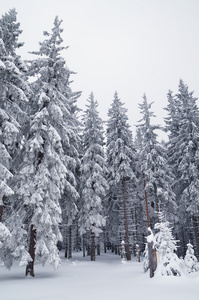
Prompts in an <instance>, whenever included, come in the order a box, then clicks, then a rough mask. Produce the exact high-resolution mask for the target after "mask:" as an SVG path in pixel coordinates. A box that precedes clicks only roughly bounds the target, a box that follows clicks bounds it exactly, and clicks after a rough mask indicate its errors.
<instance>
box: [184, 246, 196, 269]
mask: <svg viewBox="0 0 199 300" xmlns="http://www.w3.org/2000/svg"><path fill="white" fill-rule="evenodd" d="M184 271H185V272H186V273H192V272H197V271H199V263H198V260H197V258H196V257H195V255H194V250H193V246H192V245H191V244H190V243H189V244H187V251H186V255H185V258H184Z"/></svg>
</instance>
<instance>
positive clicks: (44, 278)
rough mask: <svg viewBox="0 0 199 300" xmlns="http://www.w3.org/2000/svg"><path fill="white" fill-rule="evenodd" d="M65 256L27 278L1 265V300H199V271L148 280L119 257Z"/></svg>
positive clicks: (139, 268) (137, 267)
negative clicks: (59, 265)
mask: <svg viewBox="0 0 199 300" xmlns="http://www.w3.org/2000/svg"><path fill="white" fill-rule="evenodd" d="M61 256H62V266H61V267H60V268H59V269H58V270H56V271H55V270H54V269H53V268H52V267H51V266H45V267H42V266H41V264H40V263H39V262H38V263H36V265H35V277H34V278H32V277H25V275H24V273H25V270H24V267H19V266H17V265H15V266H14V267H13V268H12V269H11V271H7V270H6V269H5V268H4V267H3V266H0V286H1V300H13V299H14V300H27V299H28V300H66V299H73V300H79V299H81V300H91V299H95V300H102V299H103V300H109V299H114V300H121V299H136V300H145V299H147V300H160V299H161V300H168V299H169V300H174V299H175V300H178V299H180V300H187V299H189V300H198V297H199V272H195V273H191V274H190V275H183V276H181V277H174V276H161V275H157V276H155V277H154V278H149V274H148V272H147V273H143V268H142V263H138V262H136V260H135V259H134V258H133V260H132V261H130V262H126V263H125V264H122V263H121V259H120V257H119V256H118V255H114V254H111V253H107V254H101V255H100V256H97V257H96V261H95V262H91V261H90V258H89V257H86V258H83V257H82V253H73V259H72V260H67V259H64V258H63V252H61Z"/></svg>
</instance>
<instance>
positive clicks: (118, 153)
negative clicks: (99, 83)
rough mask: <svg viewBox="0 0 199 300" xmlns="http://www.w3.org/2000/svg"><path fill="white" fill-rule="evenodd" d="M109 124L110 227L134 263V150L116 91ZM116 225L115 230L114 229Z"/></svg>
mask: <svg viewBox="0 0 199 300" xmlns="http://www.w3.org/2000/svg"><path fill="white" fill-rule="evenodd" d="M108 117H109V119H108V121H107V167H108V171H109V173H108V183H109V186H110V192H109V212H108V213H109V215H108V226H109V231H112V232H111V235H112V238H115V241H114V242H115V243H117V244H119V245H120V243H121V241H122V240H124V241H125V246H126V255H127V260H131V245H130V244H131V241H130V237H129V222H132V218H131V209H132V206H133V189H134V188H135V186H136V176H135V174H134V171H135V150H134V148H133V141H132V132H131V130H130V126H129V124H128V117H127V109H126V108H124V104H123V103H122V102H121V100H120V99H119V98H118V94H117V92H115V94H114V99H113V102H112V104H111V108H110V109H109V111H108ZM113 226H114V227H113Z"/></svg>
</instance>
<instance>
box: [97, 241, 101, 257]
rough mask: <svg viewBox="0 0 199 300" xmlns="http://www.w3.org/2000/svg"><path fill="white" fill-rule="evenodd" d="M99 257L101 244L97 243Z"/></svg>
mask: <svg viewBox="0 0 199 300" xmlns="http://www.w3.org/2000/svg"><path fill="white" fill-rule="evenodd" d="M97 255H100V243H99V242H98V243H97Z"/></svg>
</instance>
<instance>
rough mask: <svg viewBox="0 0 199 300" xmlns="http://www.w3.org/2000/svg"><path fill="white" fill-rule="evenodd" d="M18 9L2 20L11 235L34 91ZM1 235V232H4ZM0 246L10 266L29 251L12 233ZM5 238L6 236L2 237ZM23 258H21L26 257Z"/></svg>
mask: <svg viewBox="0 0 199 300" xmlns="http://www.w3.org/2000/svg"><path fill="white" fill-rule="evenodd" d="M21 32H22V31H21V30H20V23H18V22H17V13H16V10H15V9H12V10H10V11H9V12H8V13H6V14H5V15H3V16H2V17H1V19H0V98H1V102H0V222H2V223H1V230H2V228H4V233H5V234H6V233H7V234H8V229H6V227H5V226H7V227H8V228H9V230H11V226H12V225H13V226H15V225H16V224H15V225H14V224H13V215H14V214H15V212H14V211H13V210H11V209H10V208H11V207H12V209H13V207H14V206H15V205H16V204H15V202H14V203H13V199H12V201H11V200H10V197H9V196H11V195H12V194H13V193H14V192H13V183H12V181H13V180H12V178H13V173H15V169H16V167H15V162H16V159H17V157H18V152H19V151H20V147H21V141H22V140H23V127H24V124H25V121H26V119H27V117H26V113H25V111H24V110H25V108H26V105H27V102H28V97H29V95H30V94H31V91H30V88H29V85H28V83H27V81H26V79H25V74H26V71H27V68H26V66H25V63H24V62H23V61H22V59H21V57H20V56H18V55H17V54H16V51H17V49H18V48H19V47H21V46H22V45H23V44H22V43H20V42H19V41H18V39H19V36H20V34H21ZM21 234H22V235H23V234H24V231H23V228H22V226H19V228H18V238H19V240H20V236H21ZM1 235H2V234H1ZM7 237H8V238H6V239H4V242H3V244H2V245H1V250H0V257H1V259H2V260H3V262H4V265H5V266H6V267H7V268H10V267H11V265H12V260H13V257H14V256H15V257H16V258H20V257H21V258H22V257H23V259H24V257H25V256H27V255H26V254H27V253H26V250H25V248H24V247H21V248H20V250H19V248H18V250H17V251H14V250H16V247H15V245H14V244H13V243H12V239H11V235H10V234H8V236H7ZM2 238H3V237H2ZM23 259H22V260H23Z"/></svg>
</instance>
